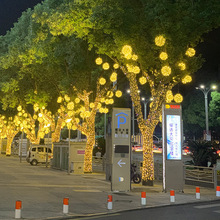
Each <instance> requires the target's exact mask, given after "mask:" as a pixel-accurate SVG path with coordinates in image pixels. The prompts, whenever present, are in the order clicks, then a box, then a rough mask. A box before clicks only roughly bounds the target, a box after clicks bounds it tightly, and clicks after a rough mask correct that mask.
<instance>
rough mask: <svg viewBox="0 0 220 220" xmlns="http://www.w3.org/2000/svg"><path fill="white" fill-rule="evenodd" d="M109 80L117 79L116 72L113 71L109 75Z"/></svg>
mask: <svg viewBox="0 0 220 220" xmlns="http://www.w3.org/2000/svg"><path fill="white" fill-rule="evenodd" d="M110 80H111V82H115V81H116V80H117V73H116V72H113V73H112V74H111V76H110Z"/></svg>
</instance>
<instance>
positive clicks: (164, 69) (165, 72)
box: [161, 66, 171, 76]
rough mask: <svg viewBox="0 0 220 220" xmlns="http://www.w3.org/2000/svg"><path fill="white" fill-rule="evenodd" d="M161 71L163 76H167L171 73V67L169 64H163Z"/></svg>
mask: <svg viewBox="0 0 220 220" xmlns="http://www.w3.org/2000/svg"><path fill="white" fill-rule="evenodd" d="M161 73H162V75H164V76H169V75H170V74H171V68H170V67H169V66H163V67H162V68H161Z"/></svg>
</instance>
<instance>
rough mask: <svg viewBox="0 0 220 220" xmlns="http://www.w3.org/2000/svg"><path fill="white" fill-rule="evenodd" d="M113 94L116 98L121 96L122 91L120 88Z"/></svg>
mask: <svg viewBox="0 0 220 220" xmlns="http://www.w3.org/2000/svg"><path fill="white" fill-rule="evenodd" d="M115 96H116V97H118V98H120V97H121V96H122V92H121V91H120V90H117V91H116V92H115Z"/></svg>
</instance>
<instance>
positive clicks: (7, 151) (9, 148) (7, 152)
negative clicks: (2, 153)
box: [6, 135, 15, 156]
mask: <svg viewBox="0 0 220 220" xmlns="http://www.w3.org/2000/svg"><path fill="white" fill-rule="evenodd" d="M14 137H15V135H13V137H7V146H6V156H10V155H11V144H12V141H13V139H14Z"/></svg>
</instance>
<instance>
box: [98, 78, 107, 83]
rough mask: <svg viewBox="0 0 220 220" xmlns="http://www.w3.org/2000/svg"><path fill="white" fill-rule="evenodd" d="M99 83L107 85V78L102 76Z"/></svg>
mask: <svg viewBox="0 0 220 220" xmlns="http://www.w3.org/2000/svg"><path fill="white" fill-rule="evenodd" d="M99 83H100V85H105V83H106V79H105V78H103V77H101V78H100V79H99Z"/></svg>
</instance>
